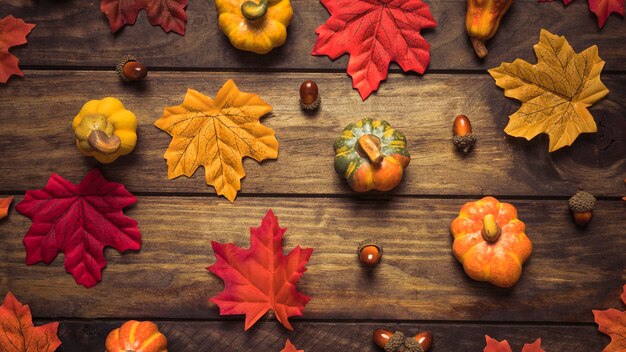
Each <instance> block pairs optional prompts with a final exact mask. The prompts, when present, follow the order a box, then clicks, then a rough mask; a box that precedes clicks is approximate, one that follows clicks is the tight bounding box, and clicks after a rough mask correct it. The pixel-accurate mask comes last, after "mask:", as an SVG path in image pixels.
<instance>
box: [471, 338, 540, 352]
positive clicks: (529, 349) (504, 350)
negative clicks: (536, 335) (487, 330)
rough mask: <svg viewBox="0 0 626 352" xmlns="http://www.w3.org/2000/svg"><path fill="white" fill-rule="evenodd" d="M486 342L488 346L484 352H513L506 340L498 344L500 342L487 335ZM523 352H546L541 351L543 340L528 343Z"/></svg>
mask: <svg viewBox="0 0 626 352" xmlns="http://www.w3.org/2000/svg"><path fill="white" fill-rule="evenodd" d="M485 340H486V341H487V345H486V346H485V349H484V350H483V352H512V350H511V346H509V343H508V342H507V341H506V340H502V342H498V340H496V339H493V338H491V337H489V336H488V335H485ZM522 352H545V351H544V350H543V349H541V339H537V340H536V341H535V342H533V343H527V344H525V345H524V347H523V348H522Z"/></svg>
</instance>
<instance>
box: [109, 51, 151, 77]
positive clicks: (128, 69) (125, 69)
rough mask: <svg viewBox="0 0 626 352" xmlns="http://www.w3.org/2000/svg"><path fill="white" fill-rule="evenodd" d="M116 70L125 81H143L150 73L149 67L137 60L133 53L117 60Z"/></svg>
mask: <svg viewBox="0 0 626 352" xmlns="http://www.w3.org/2000/svg"><path fill="white" fill-rule="evenodd" d="M115 71H116V72H117V75H118V76H120V78H121V79H122V80H123V81H124V82H136V81H141V80H143V79H144V78H146V76H147V75H148V68H147V67H146V65H144V64H142V63H141V62H139V61H137V59H136V58H135V57H134V56H132V55H126V56H124V57H122V58H121V59H120V60H119V61H118V62H117V66H115Z"/></svg>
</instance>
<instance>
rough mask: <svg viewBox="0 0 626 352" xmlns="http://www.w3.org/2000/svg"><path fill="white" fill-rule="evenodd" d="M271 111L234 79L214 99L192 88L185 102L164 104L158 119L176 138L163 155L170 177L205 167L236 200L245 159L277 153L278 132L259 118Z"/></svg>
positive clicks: (209, 180) (211, 178) (211, 180)
mask: <svg viewBox="0 0 626 352" xmlns="http://www.w3.org/2000/svg"><path fill="white" fill-rule="evenodd" d="M271 111H272V107H271V106H270V105H269V104H267V103H266V102H264V101H263V100H261V98H259V96H258V95H256V94H250V93H244V92H241V91H239V89H237V86H236V85H235V82H233V81H232V80H228V82H226V83H225V84H224V86H223V87H222V89H220V91H219V92H218V93H217V96H216V97H215V100H213V99H211V98H209V97H207V96H205V95H203V94H201V93H199V92H197V91H195V90H193V89H189V90H187V95H185V100H184V101H183V103H182V105H178V106H171V107H167V108H165V112H164V113H163V116H162V117H161V118H159V119H158V120H157V121H156V122H155V123H154V124H155V125H156V127H158V128H160V129H162V130H163V131H165V132H167V133H169V134H170V135H171V136H172V137H173V138H172V142H171V143H170V145H169V147H168V148H167V151H166V152H165V155H164V157H165V159H167V167H168V168H167V177H168V178H170V179H173V178H176V177H178V176H181V175H185V176H187V177H191V176H192V175H193V173H194V172H195V171H196V169H198V167H199V166H200V165H202V166H204V171H205V178H206V183H207V184H208V185H212V186H213V187H215V190H216V191H217V194H218V195H224V197H226V198H227V199H228V200H230V201H231V202H234V201H235V197H237V191H239V190H240V189H241V183H240V180H241V179H242V178H243V177H244V176H245V175H246V173H245V171H244V169H243V163H242V159H243V157H245V156H249V157H252V158H254V159H255V160H256V161H262V160H264V159H276V158H277V157H278V141H277V140H276V137H274V130H272V129H271V128H269V127H266V126H263V125H262V124H261V123H260V121H259V120H260V118H261V117H262V116H264V115H266V114H268V113H270V112H271Z"/></svg>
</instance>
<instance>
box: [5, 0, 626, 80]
mask: <svg viewBox="0 0 626 352" xmlns="http://www.w3.org/2000/svg"><path fill="white" fill-rule="evenodd" d="M465 2H466V1H465V0H443V1H442V0H437V1H426V3H428V4H429V6H430V8H431V11H432V13H433V15H434V17H435V19H436V20H437V23H438V27H437V28H436V29H434V30H429V31H424V33H423V34H424V37H425V38H426V40H427V41H428V42H430V44H431V45H432V50H431V53H432V60H431V64H430V68H431V69H436V70H442V69H443V70H458V69H471V70H474V69H479V70H484V69H487V68H491V67H495V66H498V65H499V64H500V62H501V61H507V62H511V61H513V60H514V59H515V58H517V57H520V58H523V59H526V60H532V61H533V62H534V60H535V57H534V53H533V51H532V46H533V45H534V44H536V43H537V42H538V41H539V30H540V29H541V28H545V29H547V30H549V31H550V32H552V33H554V34H560V35H567V39H568V40H569V41H570V43H571V44H572V45H573V47H574V49H575V50H576V51H582V50H584V49H585V48H587V47H589V46H591V45H594V44H595V45H598V46H599V48H600V56H601V57H602V58H603V59H604V60H606V63H607V64H606V69H607V70H626V46H624V45H623V43H624V42H625V41H626V30H625V29H626V23H625V22H624V20H623V19H621V18H620V17H619V16H616V15H612V16H611V17H610V18H609V20H608V22H607V24H606V25H605V27H604V28H603V29H602V30H598V27H597V20H596V17H595V16H594V15H593V14H592V13H591V12H590V11H589V8H588V5H587V4H586V2H585V1H575V2H573V3H572V4H570V5H569V6H567V7H564V6H563V5H562V3H560V1H555V2H553V3H538V2H537V1H535V0H525V1H517V2H516V3H515V4H514V6H513V7H512V8H511V10H510V11H509V13H508V14H507V15H506V16H505V17H504V19H503V21H502V25H501V28H500V30H499V32H498V33H497V35H496V36H495V37H494V38H493V39H492V40H491V41H490V42H489V43H488V45H487V46H488V48H489V50H490V53H489V55H488V56H487V58H486V60H484V61H480V60H478V59H477V58H476V56H475V54H474V52H473V50H472V48H471V45H470V42H469V39H468V37H467V34H466V33H465V10H466V5H465ZM99 3H100V2H99V1H97V0H64V1H52V0H41V1H39V2H38V3H37V5H36V6H33V7H26V8H15V7H11V6H9V5H6V4H5V5H2V6H0V13H12V14H13V15H15V16H16V17H22V18H24V19H26V20H27V21H29V22H33V23H36V24H37V28H36V29H35V30H34V31H33V32H32V33H31V35H30V36H29V39H28V41H29V43H28V45H27V46H25V47H22V48H18V49H16V50H15V53H16V54H17V56H18V57H19V58H20V62H21V64H22V65H37V66H50V65H54V66H68V65H71V66H80V67H96V66H98V67H101V66H107V67H113V66H115V62H116V61H117V59H118V58H119V57H120V56H122V55H125V54H128V53H129V51H132V52H133V53H134V54H136V55H137V56H138V57H140V58H141V59H142V60H144V61H145V63H146V64H148V65H149V66H151V67H162V68H175V69H179V68H183V69H197V68H209V69H245V70H277V69H288V70H299V69H308V70H329V69H330V70H338V71H341V72H344V71H345V69H346V66H347V63H348V57H347V56H343V57H341V58H339V59H338V60H336V61H335V62H331V61H330V59H328V58H327V57H314V56H311V50H312V49H313V45H314V43H315V40H316V38H317V36H316V35H315V29H316V28H317V27H318V26H319V25H321V24H322V23H324V22H325V21H326V19H327V18H328V17H329V15H328V12H327V11H326V9H325V8H324V7H323V6H322V4H321V3H320V2H318V1H316V0H294V1H292V4H293V7H294V12H295V15H294V18H293V21H292V23H291V25H290V27H289V32H288V33H289V34H288V40H287V43H286V44H285V45H284V46H283V47H281V48H278V49H275V50H274V51H272V52H271V53H270V54H268V55H263V56H260V55H256V54H252V53H248V52H243V51H239V50H237V49H235V48H233V47H232V46H231V45H230V43H229V42H228V39H227V38H226V37H225V36H224V35H223V34H222V33H221V32H220V30H219V28H218V25H217V11H216V9H215V4H214V2H213V1H207V0H189V2H188V3H189V5H188V6H187V14H188V16H189V20H188V22H187V32H186V35H185V36H184V37H181V36H179V35H177V34H174V33H171V34H165V33H164V32H163V31H162V30H161V29H160V28H158V27H152V26H151V25H150V24H149V23H148V20H147V18H146V15H145V13H144V12H142V13H140V15H139V19H138V20H137V24H135V26H127V27H125V28H124V29H122V30H121V31H120V32H118V33H117V34H111V33H110V29H109V27H108V23H107V21H106V18H105V17H104V15H102V14H101V13H100V11H99ZM392 69H393V70H399V68H398V66H397V65H395V64H393V65H392ZM382 87H383V88H384V87H385V84H383V85H382Z"/></svg>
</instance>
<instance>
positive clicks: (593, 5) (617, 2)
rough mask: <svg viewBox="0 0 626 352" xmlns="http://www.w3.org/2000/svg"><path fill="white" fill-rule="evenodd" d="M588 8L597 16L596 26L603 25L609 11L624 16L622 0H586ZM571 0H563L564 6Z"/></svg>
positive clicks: (543, 0) (545, 0)
mask: <svg viewBox="0 0 626 352" xmlns="http://www.w3.org/2000/svg"><path fill="white" fill-rule="evenodd" d="M552 1H554V0H539V2H552ZM588 1H589V9H590V10H591V12H593V13H594V14H595V15H596V17H598V27H600V28H602V27H604V24H605V23H606V20H607V19H608V18H609V15H611V13H613V12H615V13H616V14H618V15H621V16H622V17H624V0H588ZM570 2H572V0H563V4H565V5H566V6H567V5H569V3H570Z"/></svg>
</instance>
